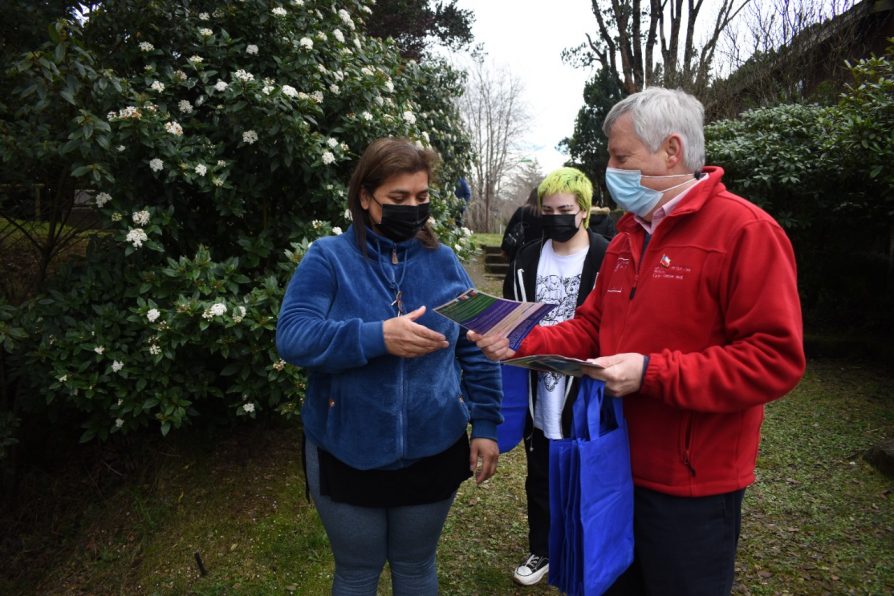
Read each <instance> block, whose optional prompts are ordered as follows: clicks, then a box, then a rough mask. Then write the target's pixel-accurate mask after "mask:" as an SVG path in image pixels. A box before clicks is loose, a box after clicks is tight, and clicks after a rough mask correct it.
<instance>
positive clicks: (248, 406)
mask: <svg viewBox="0 0 894 596" xmlns="http://www.w3.org/2000/svg"><path fill="white" fill-rule="evenodd" d="M242 409H243V410H245V412H246V413H248V414H250V413H252V412H254V411H255V405H254V404H253V403H251V402H249V403H247V404H242Z"/></svg>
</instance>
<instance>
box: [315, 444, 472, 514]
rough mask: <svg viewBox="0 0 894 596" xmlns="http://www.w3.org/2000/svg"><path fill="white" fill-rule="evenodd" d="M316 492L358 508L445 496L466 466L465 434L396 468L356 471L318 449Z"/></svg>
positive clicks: (432, 500)
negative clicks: (317, 488) (437, 450)
mask: <svg viewBox="0 0 894 596" xmlns="http://www.w3.org/2000/svg"><path fill="white" fill-rule="evenodd" d="M317 453H318V454H319V455H318V457H319V462H320V494H322V495H325V496H327V497H329V498H330V499H332V500H333V501H335V502H336V503H347V504H349V505H359V506H361V507H402V506H406V505H423V504H426V503H436V502H438V501H443V500H445V499H447V498H449V497H450V496H451V495H452V494H453V493H454V492H455V491H456V489H458V488H459V485H460V484H462V482H463V481H464V480H466V479H467V478H469V477H470V476H471V475H472V472H471V470H470V469H469V454H470V447H469V437H468V436H467V435H466V433H465V432H464V433H463V434H462V435H461V436H460V437H459V439H458V440H457V441H456V442H455V443H454V444H453V445H451V446H450V447H448V448H447V449H446V450H444V451H442V452H441V453H437V454H435V455H431V456H429V457H424V458H422V459H420V460H418V461H416V462H413V463H412V464H411V465H409V466H407V467H406V468H399V469H396V470H358V469H357V468H352V467H351V466H349V465H348V464H346V463H344V462H342V461H340V460H339V459H337V458H336V457H335V456H333V455H332V454H331V453H328V452H327V451H324V450H323V449H320V448H318V449H317Z"/></svg>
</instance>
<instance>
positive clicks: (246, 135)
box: [242, 130, 258, 145]
mask: <svg viewBox="0 0 894 596" xmlns="http://www.w3.org/2000/svg"><path fill="white" fill-rule="evenodd" d="M257 140H258V133H256V132H255V131H253V130H246V131H245V132H243V133H242V142H243V143H248V144H249V145H252V144H254V143H256V142H257Z"/></svg>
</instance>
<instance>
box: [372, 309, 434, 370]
mask: <svg viewBox="0 0 894 596" xmlns="http://www.w3.org/2000/svg"><path fill="white" fill-rule="evenodd" d="M423 314H425V307H424V306H420V307H419V308H417V309H416V310H414V311H413V312H411V313H407V314H406V315H403V316H400V317H394V318H393V319H388V320H386V321H385V322H384V323H383V324H382V332H383V334H384V336H385V349H386V350H388V353H389V354H393V355H394V356H400V357H401V358H415V357H416V356H425V355H426V354H430V353H431V352H434V351H435V350H443V349H444V348H446V347H447V346H449V345H450V344H449V343H448V342H447V338H446V337H444V335H443V334H441V333H438V332H437V331H432V330H431V329H429V328H428V327H425V326H424V325H420V324H419V323H416V322H415V321H416V319H418V318H419V317H421V316H422V315H423Z"/></svg>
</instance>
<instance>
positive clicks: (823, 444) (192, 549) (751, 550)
mask: <svg viewBox="0 0 894 596" xmlns="http://www.w3.org/2000/svg"><path fill="white" fill-rule="evenodd" d="M892 379H894V372H892V371H890V370H887V369H885V368H883V367H881V366H873V365H868V364H867V365H863V364H860V363H859V362H856V361H854V360H846V359H841V358H827V359H819V360H816V359H814V360H811V361H810V362H809V366H808V373H807V375H806V377H805V379H804V380H803V382H802V383H801V384H800V386H799V387H798V388H797V389H796V390H795V391H793V392H792V393H791V394H790V395H789V396H787V397H786V398H785V399H782V400H780V401H778V402H775V403H773V404H770V405H769V406H768V407H767V418H766V422H765V424H764V433H763V435H764V436H763V442H762V448H761V456H760V459H759V462H758V481H757V483H756V484H755V485H754V486H752V487H751V488H749V489H748V490H747V491H746V497H745V504H744V510H743V528H742V542H741V544H740V549H739V558H738V563H737V576H736V586H735V588H734V593H736V594H768V595H769V594H824V593H828V594H847V593H855V594H882V593H892V592H894V497H892V494H891V493H892V490H894V480H892V479H891V478H889V477H885V476H883V475H881V474H880V473H879V472H877V471H876V470H875V469H874V468H872V467H871V466H869V465H868V464H867V463H866V462H865V461H864V460H863V459H862V457H861V455H862V453H863V452H864V451H865V450H866V449H867V448H869V447H870V446H871V445H873V444H875V443H877V442H878V441H880V440H882V439H883V438H886V437H892V436H894V400H892V391H891V389H892ZM130 443H131V444H130V445H126V444H117V445H108V446H104V447H100V446H95V445H94V446H87V447H83V448H80V449H74V448H72V449H71V452H70V453H67V454H65V455H60V457H59V459H58V461H56V462H52V463H47V464H46V465H44V466H43V467H42V468H40V469H34V470H33V471H31V472H29V473H28V474H27V475H26V476H25V477H24V480H23V482H22V484H21V489H20V493H19V495H18V497H17V499H16V500H15V503H14V506H13V507H12V508H8V509H6V510H4V511H3V512H2V514H0V524H2V527H3V528H4V532H3V535H2V536H0V569H2V573H0V594H72V593H85V594H108V593H116V594H117V593H126V594H184V593H188V594H209V595H210V594H234V593H239V594H272V593H277V594H290V593H294V594H307V595H318V594H327V593H328V590H329V585H330V581H331V573H332V558H331V554H330V552H329V549H328V543H327V540H326V535H325V533H324V532H323V529H322V527H321V525H320V523H319V520H318V518H317V515H316V513H315V512H314V510H313V509H312V507H311V506H310V504H309V503H308V501H307V500H306V499H305V497H304V480H303V473H302V469H301V464H300V452H299V447H298V445H299V431H298V428H297V424H285V423H282V422H280V423H276V424H272V423H255V424H254V425H252V426H242V427H239V428H235V429H229V430H224V429H218V430H216V431H214V432H209V431H202V432H196V431H193V432H192V433H191V434H186V435H180V436H178V435H176V434H175V435H174V436H172V437H169V439H168V440H162V439H161V438H160V437H156V436H154V435H152V436H150V437H148V438H146V437H132V438H131V439H130ZM523 485H524V454H523V453H522V452H521V451H520V449H518V448H516V449H515V450H513V451H512V452H510V453H508V454H506V455H505V456H504V457H502V458H501V461H500V468H499V471H498V474H497V476H496V477H494V478H493V479H492V480H490V481H489V482H488V483H486V484H485V485H484V486H482V487H476V486H475V485H474V483H471V482H466V483H465V484H464V485H463V486H462V488H461V489H460V492H459V494H458V496H457V500H456V503H455V505H454V507H453V509H452V510H451V513H450V516H449V518H448V520H447V525H446V528H445V531H444V536H443V538H442V541H441V546H440V549H439V555H438V561H439V574H440V580H441V592H442V593H443V594H447V595H451V594H455V595H463V596H466V595H474V594H479V595H482V596H485V595H510V594H525V595H528V594H547V593H550V594H557V593H558V592H557V591H556V590H554V589H552V588H549V587H547V586H536V587H533V588H520V587H519V586H516V585H515V584H514V583H513V582H512V581H511V579H510V573H511V569H512V568H513V567H514V565H516V564H517V563H518V562H519V560H520V557H521V556H522V555H523V554H524V552H525V550H526V543H527V525H526V520H525V506H524V490H523ZM196 554H198V557H199V558H200V559H201V561H202V564H203V567H204V569H205V571H206V572H207V573H206V574H205V575H202V574H201V572H200V569H199V566H198V564H197V561H196ZM379 593H380V594H389V593H390V588H389V586H388V581H387V574H386V576H385V577H383V580H382V582H381V584H380V590H379Z"/></svg>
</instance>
